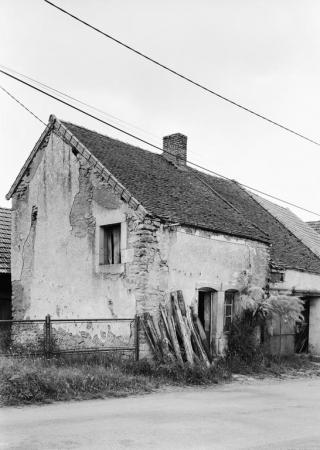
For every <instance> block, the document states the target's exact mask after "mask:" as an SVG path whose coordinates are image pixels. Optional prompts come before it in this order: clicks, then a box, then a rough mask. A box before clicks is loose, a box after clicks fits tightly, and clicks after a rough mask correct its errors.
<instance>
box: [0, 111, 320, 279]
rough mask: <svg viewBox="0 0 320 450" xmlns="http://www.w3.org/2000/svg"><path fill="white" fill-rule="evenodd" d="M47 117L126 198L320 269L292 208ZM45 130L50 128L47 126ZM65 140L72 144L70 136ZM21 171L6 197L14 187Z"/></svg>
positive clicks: (288, 264)
mask: <svg viewBox="0 0 320 450" xmlns="http://www.w3.org/2000/svg"><path fill="white" fill-rule="evenodd" d="M51 117H53V120H54V121H56V124H57V126H58V128H59V127H63V128H64V127H66V128H68V130H69V132H71V133H72V134H73V136H74V137H75V138H76V139H77V140H78V141H79V142H80V143H81V144H82V145H83V146H85V148H87V149H88V150H89V152H91V154H92V155H93V156H94V157H95V158H97V160H98V161H99V164H100V163H101V164H102V165H103V166H104V167H105V168H106V169H107V171H109V172H110V173H111V174H112V175H113V176H114V177H115V178H116V181H117V182H118V183H121V184H122V185H123V187H125V189H126V190H127V194H128V195H129V197H130V194H131V195H132V196H133V197H135V199H136V200H137V201H138V202H140V204H141V206H142V207H143V208H144V210H147V212H149V213H150V214H152V215H154V216H158V217H160V218H162V219H165V220H168V221H171V222H178V223H181V224H184V225H187V224H189V225H193V226H197V227H201V228H207V229H210V230H212V231H216V232H217V233H223V234H229V235H233V236H238V237H244V238H249V239H253V240H258V241H262V242H267V243H271V264H272V265H273V266H274V267H279V268H283V269H296V270H303V271H307V272H312V273H317V274H320V257H319V256H317V255H318V254H319V241H318V240H316V239H315V236H314V235H313V236H311V233H310V231H307V230H306V228H303V227H301V221H300V219H298V218H297V217H296V216H294V214H293V213H291V212H290V211H288V212H283V211H282V210H283V208H281V214H280V213H279V210H278V208H277V206H276V205H273V204H271V206H270V205H269V204H268V205H267V204H266V203H264V202H263V199H261V200H259V199H260V198H259V197H257V196H254V195H253V194H252V193H250V192H248V191H246V190H245V189H243V188H242V187H240V185H239V184H237V183H236V182H235V181H231V180H225V179H222V178H218V177H214V176H211V175H208V174H206V173H203V172H200V171H198V170H195V169H191V168H190V167H188V170H187V171H180V170H178V169H177V168H176V167H175V166H174V165H173V164H171V163H170V162H168V161H167V160H166V159H165V158H164V157H163V156H162V155H159V154H155V153H152V152H150V151H147V150H143V149H141V148H139V147H135V146H132V145H129V144H126V143H124V142H121V141H118V140H115V139H111V138H109V137H108V136H104V135H101V134H99V133H96V132H94V131H90V130H87V129H86V128H83V127H79V126H77V125H74V124H71V123H68V122H60V121H58V120H56V118H55V117H54V116H51ZM47 130H48V132H49V131H50V129H48V127H47ZM65 131H66V130H65ZM63 134H64V133H63ZM67 139H68V140H69V139H71V143H72V145H75V144H74V143H73V140H72V136H71V137H67ZM78 141H76V142H78ZM81 144H80V145H81ZM77 145H78V144H77ZM34 151H36V150H34ZM30 157H31V156H30ZM29 159H30V158H29ZM28 161H29V160H28ZM29 163H30V161H29ZM29 163H28V164H29ZM28 164H27V163H26V165H25V166H26V167H27V165H28ZM24 170H25V168H24ZM24 170H22V171H21V173H20V175H19V176H18V178H17V180H16V182H15V184H14V185H13V187H12V188H11V190H10V192H9V194H8V196H7V198H10V196H11V195H12V193H13V192H14V190H15V189H16V186H17V185H18V184H19V182H20V179H21V176H22V175H23V172H24ZM199 178H200V179H199ZM268 203H270V202H268ZM272 205H273V206H272ZM285 211H287V210H285ZM311 248H312V250H311Z"/></svg>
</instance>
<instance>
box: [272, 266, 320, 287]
mask: <svg viewBox="0 0 320 450" xmlns="http://www.w3.org/2000/svg"><path fill="white" fill-rule="evenodd" d="M271 288H273V289H277V290H285V291H292V289H295V290H296V291H309V292H312V291H320V275H317V274H313V273H308V272H302V271H298V270H286V271H285V279H284V281H283V282H281V283H273V284H271Z"/></svg>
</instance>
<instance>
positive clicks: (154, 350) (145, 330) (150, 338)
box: [141, 317, 156, 354]
mask: <svg viewBox="0 0 320 450" xmlns="http://www.w3.org/2000/svg"><path fill="white" fill-rule="evenodd" d="M141 323H142V327H143V330H144V332H145V335H146V336H147V338H148V341H149V343H150V347H151V349H152V351H153V353H154V354H156V349H155V346H154V343H153V339H152V337H151V335H150V331H149V328H148V326H147V324H146V322H145V318H144V317H142V318H141Z"/></svg>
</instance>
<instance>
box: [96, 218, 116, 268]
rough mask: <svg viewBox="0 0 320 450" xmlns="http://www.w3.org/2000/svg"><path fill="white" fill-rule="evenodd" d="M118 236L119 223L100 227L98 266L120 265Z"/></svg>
mask: <svg viewBox="0 0 320 450" xmlns="http://www.w3.org/2000/svg"><path fill="white" fill-rule="evenodd" d="M120 236H121V225H120V223H118V224H114V225H106V226H103V227H100V253H99V255H100V257H99V263H100V264H108V265H111V264H120V263H121V247H120Z"/></svg>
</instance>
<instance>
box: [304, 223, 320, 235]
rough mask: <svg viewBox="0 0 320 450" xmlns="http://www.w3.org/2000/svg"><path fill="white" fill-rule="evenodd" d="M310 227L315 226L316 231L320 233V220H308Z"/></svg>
mask: <svg viewBox="0 0 320 450" xmlns="http://www.w3.org/2000/svg"><path fill="white" fill-rule="evenodd" d="M306 223H307V224H308V225H309V227H311V228H313V229H314V231H316V232H317V233H319V234H320V220H317V221H314V222H306Z"/></svg>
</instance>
